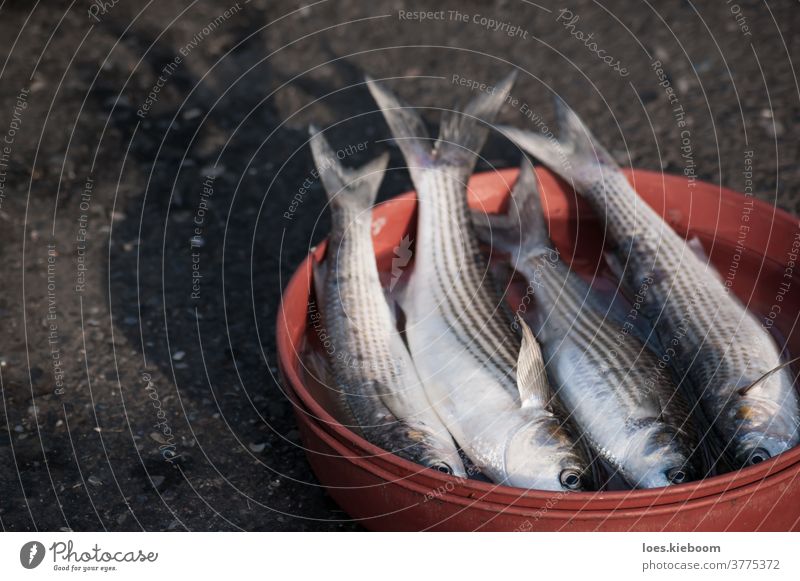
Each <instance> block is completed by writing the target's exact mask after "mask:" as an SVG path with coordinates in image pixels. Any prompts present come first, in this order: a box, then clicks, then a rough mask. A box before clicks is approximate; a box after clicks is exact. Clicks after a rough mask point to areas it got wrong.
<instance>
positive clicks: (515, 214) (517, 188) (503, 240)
mask: <svg viewBox="0 0 800 581" xmlns="http://www.w3.org/2000/svg"><path fill="white" fill-rule="evenodd" d="M472 222H473V225H475V229H476V231H477V234H478V237H479V238H480V239H481V240H483V241H484V242H485V243H487V244H489V245H491V246H492V248H499V249H500V250H502V251H504V252H508V253H509V254H511V255H512V258H514V262H519V261H520V260H524V259H526V258H529V257H531V256H536V255H539V254H543V253H545V252H552V251H553V248H552V244H551V242H550V235H549V233H548V232H549V230H548V228H547V224H546V222H545V219H544V212H543V210H542V201H541V196H540V193H539V185H538V180H537V179H536V172H535V171H534V169H533V164H531V162H530V160H529V159H528V158H527V157H523V159H522V163H521V164H520V169H519V174H518V175H517V180H516V182H515V183H514V187H513V188H512V190H511V197H510V200H509V205H508V213H506V214H502V215H501V214H486V213H485V212H481V211H480V210H472ZM556 252H557V251H556Z"/></svg>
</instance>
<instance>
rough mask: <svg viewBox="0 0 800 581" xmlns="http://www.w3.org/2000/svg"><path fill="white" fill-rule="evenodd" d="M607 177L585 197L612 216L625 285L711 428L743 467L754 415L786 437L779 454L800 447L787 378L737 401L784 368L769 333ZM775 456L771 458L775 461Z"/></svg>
mask: <svg viewBox="0 0 800 581" xmlns="http://www.w3.org/2000/svg"><path fill="white" fill-rule="evenodd" d="M602 176H603V179H602V180H600V181H597V182H595V184H594V185H593V186H592V187H591V188H589V189H587V190H586V197H587V198H588V199H589V200H590V201H591V202H593V204H594V205H595V207H596V208H598V209H602V211H604V212H606V221H607V222H606V224H607V228H608V233H609V236H610V238H611V239H612V240H613V241H615V242H616V244H617V246H618V252H617V255H618V259H619V261H620V262H621V263H623V264H622V271H623V273H624V275H623V276H624V279H625V281H626V283H627V285H628V287H629V289H630V290H631V292H632V293H637V292H640V293H641V294H642V295H643V296H644V297H645V298H644V301H643V304H644V307H645V308H644V309H643V310H642V312H643V314H644V315H645V316H646V317H647V318H648V319H649V320H650V321H651V322H652V323H653V324H654V325H655V328H656V331H657V334H658V338H659V341H660V344H661V347H662V350H663V351H664V355H665V357H668V358H669V359H670V360H671V363H672V364H673V365H674V366H675V368H676V369H677V370H678V372H679V374H680V375H681V376H686V377H687V378H688V380H689V382H690V387H691V389H692V391H693V393H694V394H695V396H696V397H697V398H699V400H700V401H701V402H702V404H703V408H704V410H705V415H706V421H707V422H712V423H714V425H715V426H716V427H717V428H718V430H719V431H720V432H722V433H721V436H722V437H723V442H733V443H734V446H733V449H732V450H730V454H733V455H734V456H738V457H739V460H738V462H736V463H743V462H744V461H746V458H745V457H746V456H747V455H748V454H749V453H752V450H750V449H749V448H745V449H736V445H735V442H736V441H737V439H738V438H740V437H741V436H744V435H746V434H743V433H742V431H743V430H744V429H746V428H747V425H746V424H747V422H746V421H745V420H747V421H749V420H752V419H753V418H752V417H746V416H748V415H749V413H748V410H751V409H753V410H760V411H759V412H758V413H765V414H766V416H762V417H761V418H760V422H759V426H760V429H762V430H764V431H766V432H767V433H772V432H778V433H781V432H782V433H784V434H785V435H786V436H787V438H785V441H784V442H783V443H782V444H780V443H779V444H778V446H777V451H778V452H779V451H782V449H785V448H786V447H788V446H791V445H794V444H795V443H796V442H797V414H796V412H794V413H793V412H791V410H796V409H797V393H796V391H795V389H794V387H793V381H792V379H791V376H790V374H789V373H788V372H787V371H783V370H782V371H779V372H777V373H775V374H774V375H773V376H772V377H770V378H769V379H768V380H766V381H765V382H763V383H762V384H761V385H760V386H759V387H757V388H755V389H753V390H752V391H750V392H749V396H750V397H748V398H741V397H739V396H738V395H737V391H738V390H739V389H741V388H743V387H745V386H747V385H749V384H751V383H752V382H754V381H755V380H757V379H758V378H759V377H761V376H762V375H763V374H765V373H766V372H768V371H770V370H772V369H774V368H776V367H777V366H778V365H780V363H781V357H780V352H779V350H778V348H777V346H776V344H775V343H774V341H773V340H772V338H771V337H770V335H769V334H768V332H767V331H766V330H765V329H764V328H763V327H762V325H761V324H760V323H759V322H758V320H757V319H756V318H755V316H753V314H752V313H750V312H749V311H748V310H747V309H746V308H744V306H743V305H742V304H741V303H740V302H739V301H738V299H736V297H734V296H732V295H731V294H730V293H729V292H728V290H727V289H726V287H725V286H724V285H723V283H722V281H721V280H720V279H719V277H718V275H717V274H716V272H715V271H714V270H713V267H711V266H710V265H709V264H708V263H706V262H703V261H702V260H701V259H700V258H699V257H698V256H697V255H696V254H695V253H694V252H693V251H692V250H691V249H690V248H689V247H688V246H687V245H686V243H685V242H684V240H683V239H682V238H680V236H678V234H677V233H675V232H674V231H673V230H672V229H671V228H669V226H668V225H667V224H666V223H665V222H664V220H662V219H661V217H660V216H658V215H657V214H656V213H655V212H654V211H653V210H652V209H651V208H650V207H649V206H647V205H646V204H645V202H644V201H643V200H642V199H641V198H639V197H638V196H637V195H636V193H635V192H634V191H633V189H632V188H631V186H630V184H629V183H628V181H627V180H626V179H625V177H624V176H623V175H622V174H620V173H618V172H603V174H602ZM742 400H750V401H749V402H747V401H742ZM743 406H744V411H742V410H743ZM784 411H785V412H787V413H784ZM753 415H755V414H753ZM762 444H763V445H767V444H765V443H763V442H762ZM760 445H761V444H759V446H760ZM775 450H776V449H775V448H773V449H772V450H766V451H767V452H768V455H773V454H774V453H775Z"/></svg>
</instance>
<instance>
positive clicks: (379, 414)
mask: <svg viewBox="0 0 800 581" xmlns="http://www.w3.org/2000/svg"><path fill="white" fill-rule="evenodd" d="M513 82H514V75H513V74H512V75H510V76H509V77H507V78H506V79H504V80H503V81H502V82H500V83H498V84H497V85H496V87H495V91H494V92H492V93H482V94H480V95H479V96H478V97H476V98H475V99H473V100H472V101H471V102H470V103H469V104H468V105H467V106H466V108H464V110H463V111H460V112H459V111H445V113H444V114H443V117H442V120H441V125H440V132H439V136H438V138H437V139H436V140H433V139H431V138H430V137H429V136H428V133H427V130H426V128H425V124H424V122H423V120H422V118H421V117H420V115H419V113H418V112H417V110H416V109H415V108H413V107H411V106H408V105H405V104H404V103H402V102H401V101H400V100H399V99H398V98H397V97H396V96H395V95H393V94H392V93H391V92H390V91H389V90H388V89H387V88H386V87H385V86H384V85H383V84H382V83H379V82H376V81H373V80H371V79H368V80H367V83H368V86H369V90H370V91H371V93H372V95H373V97H374V99H375V101H376V102H377V104H378V106H379V107H380V109H381V110H382V112H383V115H384V117H385V119H386V122H387V123H388V125H389V128H390V129H391V132H392V134H393V137H394V139H395V142H396V144H397V145H398V146H399V148H400V150H401V151H402V153H403V156H404V157H405V161H406V165H407V167H408V170H409V171H410V174H411V179H412V181H413V183H414V187H415V189H416V193H417V198H418V223H417V236H416V240H415V241H414V247H415V249H414V262H413V266H412V267H411V268H410V274H409V275H408V276H407V277H404V279H403V281H402V282H401V284H398V285H396V287H395V288H393V289H392V292H389V290H388V289H386V288H384V287H383V286H382V284H381V279H380V276H379V271H378V267H377V264H376V260H375V253H374V250H373V246H372V232H371V223H372V215H371V208H372V206H373V204H374V203H375V198H376V195H377V192H378V189H379V186H380V184H381V180H382V177H383V173H384V171H385V169H386V165H387V161H388V157H387V156H386V155H384V156H382V157H380V158H378V159H376V160H375V161H373V162H371V163H369V164H367V165H366V166H364V167H361V168H359V169H348V168H345V167H344V166H343V165H342V163H341V161H340V160H339V159H337V156H336V154H335V152H334V151H333V149H332V148H331V147H330V146H329V144H328V143H327V141H326V139H325V137H324V136H323V134H322V133H321V132H320V131H319V130H317V129H316V128H313V127H312V128H311V149H312V152H313V156H314V160H315V163H316V165H317V167H318V170H319V174H320V178H321V181H322V183H323V185H324V187H325V190H326V192H327V195H328V200H329V205H330V210H331V214H332V227H331V233H330V237H329V239H328V246H327V251H326V256H325V259H324V260H323V261H320V262H316V263H315V268H314V283H315V293H314V294H315V297H316V299H315V300H316V302H317V304H318V307H319V312H320V313H321V315H320V318H321V322H322V324H323V325H324V331H325V334H326V336H327V337H328V338H329V340H330V341H331V342H332V343H333V344H334V345H335V346H336V354H335V355H333V354H331V355H330V356H328V357H327V359H326V361H325V362H324V367H325V370H326V371H325V377H326V379H325V382H326V384H327V385H328V387H329V388H330V389H331V391H332V392H333V393H334V394H335V399H336V413H337V416H338V419H339V420H340V421H341V422H342V423H343V424H344V425H346V426H348V427H350V428H351V429H353V430H354V431H356V432H358V433H359V434H361V435H362V436H363V437H365V438H366V439H367V440H369V441H370V442H372V443H374V444H376V445H377V446H379V447H381V448H383V449H385V450H387V451H389V452H391V453H394V454H397V455H399V456H401V457H403V458H406V459H408V460H411V461H413V462H417V463H419V464H421V465H422V466H425V467H428V468H434V469H437V470H439V471H442V472H445V473H448V474H453V475H456V476H462V477H465V476H476V474H478V473H479V474H480V475H482V476H483V477H485V478H488V479H489V480H491V481H492V482H495V483H498V484H505V485H511V486H518V487H523V488H534V489H543V490H587V489H592V488H596V487H597V486H605V485H607V483H608V482H611V481H613V479H615V478H616V479H617V480H618V481H621V482H623V483H624V486H626V487H630V488H654V487H661V486H669V485H672V484H680V483H684V482H689V481H692V480H697V479H700V478H703V477H706V476H708V475H711V474H716V473H719V472H722V471H726V470H736V469H739V468H741V467H745V466H749V465H752V464H756V463H758V462H762V461H764V460H767V459H768V458H771V457H773V456H775V455H777V454H780V453H781V452H783V451H785V450H787V449H789V448H791V447H792V446H795V445H797V444H798V438H800V409H799V406H798V394H797V391H796V390H795V387H794V380H793V376H792V374H791V372H790V369H789V367H788V364H789V363H791V361H788V362H785V361H783V360H782V357H781V350H780V349H779V348H778V346H777V345H776V343H775V341H774V340H773V338H772V337H771V335H770V334H769V333H768V332H767V331H766V330H765V328H764V326H762V324H761V323H760V322H759V321H758V319H757V318H756V317H755V316H754V315H753V314H751V313H750V312H749V311H748V310H747V309H746V308H745V307H744V306H743V305H742V304H741V303H740V302H739V301H738V299H737V298H736V297H735V296H734V295H733V294H731V293H730V292H728V290H727V289H726V288H725V286H724V285H723V283H722V281H721V280H720V279H719V277H718V275H717V273H716V272H715V271H714V269H713V267H712V266H711V265H710V264H709V261H708V260H707V259H705V258H703V257H702V256H701V255H700V254H699V253H698V251H697V250H696V249H695V248H693V247H692V244H690V243H687V241H686V240H684V239H683V238H681V237H680V236H679V235H678V234H676V233H675V232H674V231H673V230H672V229H671V228H670V227H669V226H668V225H667V224H666V222H665V221H664V220H663V219H662V217H661V216H660V215H658V214H657V213H656V212H655V211H653V210H652V209H651V208H650V207H649V206H648V205H647V204H646V203H645V202H644V201H643V200H642V199H641V198H640V197H639V196H638V195H637V193H636V192H635V191H634V189H633V188H632V187H631V185H630V183H629V182H628V180H627V179H626V178H625V176H624V175H623V174H622V173H621V172H620V169H619V167H618V166H617V164H616V163H615V162H614V160H613V159H612V158H611V156H610V155H609V154H608V153H607V152H606V150H605V149H604V148H603V147H602V145H600V143H599V142H598V141H597V140H596V139H595V138H594V137H593V136H592V134H591V133H590V132H589V130H588V129H587V128H586V126H585V125H584V124H583V123H582V122H581V121H580V120H579V118H578V117H577V116H576V115H575V113H574V112H572V111H571V110H570V109H568V108H567V106H566V105H565V104H563V103H562V102H560V101H559V102H558V103H557V104H556V108H557V114H558V118H559V119H558V121H559V129H560V138H559V140H557V141H556V140H553V139H552V136H551V138H550V139H548V138H546V137H545V136H543V135H542V134H537V133H534V132H531V131H526V130H523V129H518V128H513V127H495V126H494V125H493V122H494V119H495V117H496V114H497V112H498V110H499V109H500V107H501V106H502V105H503V103H504V102H505V101H506V97H507V96H508V94H509V91H510V89H511V87H512V85H513ZM490 128H494V129H496V130H499V131H500V132H502V133H503V134H504V135H505V136H507V137H508V138H509V139H511V140H512V141H513V142H514V143H516V144H517V145H518V146H519V148H520V149H521V150H522V151H523V152H525V153H526V154H528V155H530V156H531V157H533V158H534V159H536V160H538V161H539V162H540V163H542V164H544V165H545V166H547V167H548V168H549V169H551V170H552V171H553V172H555V173H557V174H559V175H561V176H562V177H563V178H564V179H565V180H566V181H567V182H569V183H570V184H571V185H573V186H574V188H575V190H576V191H577V192H578V193H579V194H580V195H582V196H583V197H584V198H585V199H586V200H587V201H588V202H589V203H590V204H591V205H592V206H593V208H594V210H595V211H596V212H597V214H598V215H599V216H603V217H604V219H605V225H606V235H607V239H608V240H609V242H610V243H611V254H612V256H611V258H612V259H611V260H609V262H610V264H611V265H612V266H613V269H614V272H615V275H616V276H617V278H618V282H619V286H620V291H621V292H622V293H623V294H625V295H626V296H627V297H629V298H631V297H636V300H637V303H638V305H639V308H638V310H637V313H638V318H637V320H636V321H635V322H634V323H631V321H630V320H629V318H626V315H627V314H628V312H629V311H628V310H626V309H625V308H624V307H622V306H621V303H619V302H614V301H611V302H609V301H608V300H607V298H606V297H604V296H601V295H600V294H599V293H598V292H597V291H596V290H595V289H593V287H592V285H591V284H590V283H589V282H587V281H586V280H584V278H582V276H581V275H580V274H578V273H576V272H575V271H573V270H571V268H570V266H569V265H568V264H567V263H566V262H565V261H563V260H562V258H561V256H560V254H559V252H558V250H557V248H555V246H554V245H553V244H552V242H551V241H550V238H549V233H548V228H547V224H546V221H545V218H544V214H543V212H542V206H541V200H540V195H539V191H538V185H537V178H536V175H535V172H534V171H533V166H532V165H531V163H530V162H529V161H528V160H527V159H526V158H525V159H523V162H522V166H521V169H520V173H519V177H518V178H517V181H516V183H515V185H514V187H513V190H512V193H511V200H510V204H509V210H508V213H507V214H505V215H486V214H484V213H479V212H478V213H473V212H472V211H471V210H470V208H469V207H468V205H467V186H466V184H467V182H468V180H469V178H470V176H471V174H472V172H473V169H474V167H475V163H476V159H477V156H478V153H479V152H480V150H481V148H482V146H483V144H484V142H485V140H486V138H487V135H488V132H489V130H490ZM486 245H489V246H490V247H491V248H492V249H493V250H497V251H498V252H500V253H502V255H503V256H507V257H508V260H507V266H509V267H510V270H512V271H513V272H515V273H516V275H517V276H521V277H523V278H524V279H525V280H527V281H529V283H530V284H529V285H528V287H527V288H528V289H529V292H530V293H532V297H529V298H532V299H533V302H534V304H535V308H533V309H529V310H527V309H526V310H525V312H524V313H523V314H522V315H519V314H517V315H515V314H514V313H513V312H512V311H511V309H510V307H509V306H508V305H507V304H506V301H505V299H504V297H503V294H502V293H501V292H500V289H501V288H502V286H501V284H500V283H501V282H507V281H502V280H499V278H498V275H497V272H498V271H497V270H496V269H495V268H493V267H492V266H491V264H490V261H489V259H488V258H487V254H486V252H485V248H486ZM312 300H314V299H313V298H312ZM520 312H521V310H518V313H520ZM330 353H332V351H331V352H330Z"/></svg>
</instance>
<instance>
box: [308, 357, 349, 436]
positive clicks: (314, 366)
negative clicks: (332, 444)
mask: <svg viewBox="0 0 800 581" xmlns="http://www.w3.org/2000/svg"><path fill="white" fill-rule="evenodd" d="M301 365H302V366H303V368H304V370H305V373H306V375H307V376H308V377H309V378H310V381H313V382H315V383H317V384H318V385H319V388H320V389H321V390H322V394H321V397H322V398H323V399H324V401H325V402H326V403H327V404H328V405H329V406H330V408H329V409H330V411H331V414H332V415H333V417H334V418H335V419H336V421H338V422H339V423H340V424H342V425H343V426H347V427H348V428H349V429H351V430H353V431H354V432H355V433H357V434H358V435H360V436H363V435H364V432H363V430H362V429H361V426H360V425H359V423H358V420H356V418H355V416H354V415H353V413H352V412H351V411H350V408H349V407H348V406H347V405H346V404H345V403H344V401H343V400H342V397H341V395H340V394H341V390H340V388H339V384H338V383H337V381H336V377H335V376H334V372H333V367H332V365H331V360H330V357H328V356H327V355H326V354H325V353H322V352H320V351H316V350H313V349H307V350H306V351H305V352H304V353H303V357H302V359H301Z"/></svg>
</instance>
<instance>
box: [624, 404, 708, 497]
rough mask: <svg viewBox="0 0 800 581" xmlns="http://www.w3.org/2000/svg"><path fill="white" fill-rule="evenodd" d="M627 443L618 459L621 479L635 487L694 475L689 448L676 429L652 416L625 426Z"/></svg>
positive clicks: (659, 484)
mask: <svg viewBox="0 0 800 581" xmlns="http://www.w3.org/2000/svg"><path fill="white" fill-rule="evenodd" d="M626 431H627V434H626V437H627V438H628V445H627V446H626V449H625V458H623V459H621V464H622V465H623V466H624V467H625V468H624V476H625V479H626V480H628V481H629V483H630V484H631V485H632V486H634V487H636V488H660V487H663V486H672V485H673V484H683V483H684V482H689V481H690V480H693V479H694V478H695V477H696V474H694V468H693V466H692V465H691V464H690V461H689V458H690V457H691V451H690V448H689V446H688V445H687V443H686V441H685V438H684V437H683V435H682V433H681V432H680V430H678V429H676V428H674V427H673V426H671V425H669V424H667V423H666V422H664V421H661V420H659V419H657V418H655V417H652V418H642V419H637V420H635V421H632V422H630V425H629V426H627V430H626Z"/></svg>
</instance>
